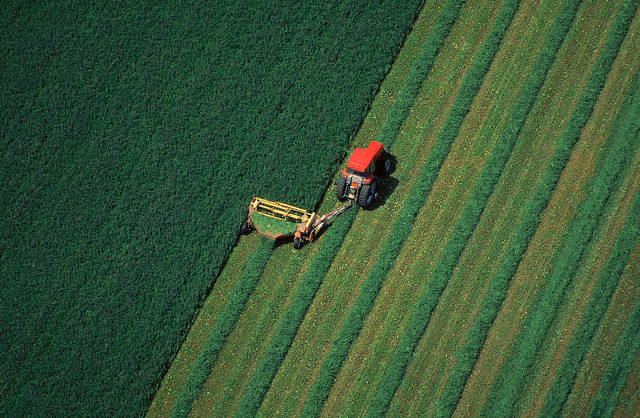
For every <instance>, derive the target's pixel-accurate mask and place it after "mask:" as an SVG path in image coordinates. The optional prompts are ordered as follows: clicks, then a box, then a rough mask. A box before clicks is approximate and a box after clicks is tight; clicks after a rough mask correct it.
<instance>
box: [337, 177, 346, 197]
mask: <svg viewBox="0 0 640 418" xmlns="http://www.w3.org/2000/svg"><path fill="white" fill-rule="evenodd" d="M345 187H347V179H346V178H344V177H342V176H340V178H338V180H336V198H337V199H338V200H339V201H341V202H342V201H343V200H344V189H345Z"/></svg>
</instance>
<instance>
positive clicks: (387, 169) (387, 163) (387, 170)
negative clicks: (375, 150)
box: [383, 159, 391, 174]
mask: <svg viewBox="0 0 640 418" xmlns="http://www.w3.org/2000/svg"><path fill="white" fill-rule="evenodd" d="M383 164H384V165H383V168H384V173H385V174H389V173H390V172H391V160H389V159H386V160H384V162H383Z"/></svg>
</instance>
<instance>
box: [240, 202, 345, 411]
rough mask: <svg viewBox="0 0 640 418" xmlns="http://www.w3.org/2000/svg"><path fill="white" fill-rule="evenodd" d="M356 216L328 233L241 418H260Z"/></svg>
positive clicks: (253, 380)
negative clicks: (299, 329) (279, 373)
mask: <svg viewBox="0 0 640 418" xmlns="http://www.w3.org/2000/svg"><path fill="white" fill-rule="evenodd" d="M356 213H357V211H356V209H351V210H350V211H349V212H348V213H347V214H344V215H342V217H341V218H339V219H338V220H336V221H335V223H334V224H333V225H332V226H331V228H330V229H329V230H328V231H327V232H326V234H325V237H324V239H323V241H322V244H321V245H322V246H321V248H320V251H319V252H318V254H317V255H316V257H314V259H313V261H312V262H311V264H310V265H309V269H308V270H307V273H306V274H305V276H304V278H303V279H302V283H300V286H299V287H298V290H297V293H296V296H295V299H294V300H293V302H292V304H291V306H290V307H289V309H288V310H287V312H286V313H285V315H284V318H283V320H282V322H281V323H280V325H279V327H278V330H277V331H276V334H275V336H274V337H273V339H272V340H271V343H270V344H269V347H268V348H267V351H266V353H265V355H264V358H263V359H262V361H261V362H260V365H259V366H258V369H257V370H256V372H255V373H254V374H253V376H252V377H251V381H250V382H249V387H248V388H247V391H246V392H245V394H244V396H243V397H242V399H241V401H240V406H239V408H238V411H237V412H236V416H237V417H247V416H254V415H255V414H256V412H257V410H258V408H259V407H260V404H261V403H262V400H263V399H264V395H265V394H266V393H267V390H268V389H269V387H270V386H271V382H272V381H273V378H274V377H275V375H276V373H277V371H278V369H279V368H280V365H281V364H282V361H283V360H284V358H285V356H286V355H287V352H288V351H289V347H290V346H291V344H292V343H293V339H294V338H295V336H296V334H297V332H298V328H299V327H300V324H301V323H302V320H303V319H304V315H305V314H306V312H307V310H308V309H309V306H310V305H311V302H313V298H314V296H315V294H316V292H317V291H318V288H319V287H320V285H321V284H322V280H323V278H324V276H325V275H326V273H327V271H328V270H329V267H330V266H331V264H332V263H333V261H334V259H335V257H336V255H337V253H338V250H339V249H340V247H341V246H342V243H343V241H344V237H345V236H346V235H347V232H349V229H350V228H351V225H352V224H353V221H354V220H355V215H356Z"/></svg>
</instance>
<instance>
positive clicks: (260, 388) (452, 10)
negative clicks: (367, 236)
mask: <svg viewBox="0 0 640 418" xmlns="http://www.w3.org/2000/svg"><path fill="white" fill-rule="evenodd" d="M463 3H464V1H450V2H449V3H447V4H446V5H445V6H444V8H443V10H442V13H441V14H440V15H439V17H438V20H437V21H436V23H435V25H434V27H433V28H432V30H431V32H430V34H429V36H428V37H427V39H426V41H425V42H424V44H423V49H422V51H421V53H420V55H419V56H418V57H417V58H416V59H415V61H414V63H413V66H412V67H411V70H410V72H409V75H408V77H407V78H406V80H405V81H404V83H403V85H402V88H401V89H400V91H399V93H398V97H397V99H396V100H395V101H394V102H393V104H392V106H391V109H390V110H389V113H388V114H387V115H386V118H385V121H384V123H383V126H382V128H381V129H380V132H379V133H378V137H377V141H379V142H382V143H384V144H385V145H386V146H387V147H390V146H391V145H392V144H393V142H394V141H395V138H396V137H397V135H398V131H399V130H400V127H401V126H402V124H403V122H404V120H405V119H406V118H407V116H408V114H409V109H410V108H411V106H412V105H413V103H414V102H415V99H416V97H417V95H418V92H419V90H420V86H421V85H422V82H423V80H424V79H425V78H426V76H427V74H428V73H429V72H430V70H431V68H432V66H433V62H434V60H435V57H436V55H437V54H438V51H439V50H440V48H441V47H442V44H443V43H444V40H445V39H446V37H447V35H448V33H449V32H450V30H451V26H452V25H453V22H454V21H455V19H456V18H457V16H458V13H459V9H460V7H461V6H462V4H463ZM355 213H356V212H355V211H353V216H350V217H348V219H347V220H346V223H344V224H343V227H342V228H335V229H334V228H333V227H332V229H331V236H332V237H333V239H331V240H330V242H329V243H327V244H326V246H325V244H323V247H322V249H321V250H320V252H319V254H318V255H317V256H316V258H315V259H314V261H313V262H312V264H311V266H310V270H309V272H308V273H307V274H306V275H305V278H304V279H303V283H302V284H301V286H300V288H299V289H298V293H297V294H296V297H295V300H294V302H293V303H292V305H291V307H290V308H289V310H288V311H287V312H286V314H285V317H284V318H283V321H282V323H281V324H280V326H279V327H278V330H277V332H276V334H275V336H274V337H273V340H272V342H271V344H270V346H269V348H268V349H267V352H266V354H265V357H264V358H263V360H262V361H261V363H260V365H259V366H258V369H257V370H256V372H255V373H254V375H253V376H252V378H251V381H250V383H249V387H248V388H247V391H246V392H245V395H244V396H243V398H242V400H241V402H240V406H239V409H238V411H237V414H238V416H245V415H247V414H250V415H253V414H255V413H256V411H257V410H258V408H259V406H260V404H261V402H262V400H263V399H264V396H265V394H266V392H267V391H268V389H269V387H270V385H271V382H272V381H273V378H274V377H275V375H276V373H277V371H278V369H279V367H280V365H281V364H282V361H283V360H284V358H285V356H286V354H287V352H288V349H289V347H290V346H291V344H292V342H293V339H294V338H295V336H296V333H297V330H298V328H299V327H300V324H301V323H302V320H303V318H304V315H305V313H306V311H307V310H308V308H309V306H310V305H311V303H312V302H313V297H314V295H315V293H316V291H317V290H318V288H319V287H320V285H321V283H322V281H323V280H322V279H323V277H324V275H325V274H326V273H327V271H328V268H329V267H330V265H331V263H332V262H333V260H334V259H335V256H336V254H337V250H338V249H339V248H340V245H341V244H342V241H343V240H344V236H345V235H346V234H347V233H348V232H349V229H350V227H351V225H352V224H353V221H354V220H355ZM343 216H346V215H343ZM338 240H339V243H337V242H338ZM336 243H337V244H336Z"/></svg>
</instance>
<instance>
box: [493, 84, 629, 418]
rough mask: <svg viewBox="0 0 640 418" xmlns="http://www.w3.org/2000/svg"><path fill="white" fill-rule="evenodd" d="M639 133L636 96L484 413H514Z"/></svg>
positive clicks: (545, 279) (557, 256) (545, 281)
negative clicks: (539, 352)
mask: <svg viewBox="0 0 640 418" xmlns="http://www.w3.org/2000/svg"><path fill="white" fill-rule="evenodd" d="M639 129H640V97H639V95H638V94H637V92H636V94H635V97H634V99H633V103H632V105H631V107H630V109H629V112H628V114H627V115H626V117H625V120H624V122H623V124H622V126H621V127H620V129H619V130H618V131H617V132H616V133H614V135H615V137H614V140H613V143H612V144H611V150H610V151H609V152H608V153H607V154H606V155H604V154H603V155H601V158H603V159H605V160H604V164H603V165H602V169H601V171H600V172H599V173H598V174H597V176H596V178H595V179H594V181H593V182H592V183H591V184H590V185H589V189H590V190H589V194H588V196H587V198H586V199H585V200H584V201H583V202H582V204H581V206H580V208H579V212H578V213H577V215H576V216H575V218H574V219H573V221H572V222H571V226H570V228H569V232H568V235H567V236H566V237H565V238H564V239H563V242H562V244H561V247H560V249H559V252H558V254H557V255H556V257H555V258H554V261H553V265H552V269H551V271H550V272H549V273H548V274H547V275H546V276H545V278H544V283H543V288H542V289H541V291H540V292H539V294H538V296H537V298H536V302H535V303H534V306H533V308H532V310H531V312H530V314H529V316H528V317H527V319H526V320H525V326H524V328H523V331H521V333H520V334H519V335H518V337H517V338H516V341H515V343H514V346H513V348H512V350H511V354H510V356H509V360H508V362H507V364H506V366H505V367H504V368H503V370H502V372H501V374H500V376H499V377H498V380H497V381H496V383H495V385H494V387H493V389H492V391H491V394H490V398H489V402H488V404H487V408H486V409H485V412H491V413H495V414H498V415H504V414H510V413H514V408H515V407H516V404H517V401H518V399H519V397H520V395H521V393H522V391H523V390H524V387H525V385H526V383H527V379H528V377H530V373H531V370H532V369H531V367H532V365H533V363H534V361H535V357H536V355H537V353H538V351H539V349H540V346H541V345H542V343H543V341H544V340H545V336H546V335H547V332H548V330H549V327H550V326H551V324H552V322H553V320H554V319H555V316H556V315H555V314H556V312H557V310H558V309H559V306H560V304H561V302H562V298H563V296H564V293H565V290H566V288H567V286H568V284H569V282H570V281H571V279H572V278H573V276H574V275H575V273H576V270H577V269H578V266H579V265H580V261H581V260H582V258H583V255H584V253H585V250H586V248H587V246H588V244H589V242H590V240H591V238H592V236H593V234H594V231H595V229H596V228H597V227H598V224H599V222H600V219H601V215H602V209H603V208H604V206H605V205H606V203H607V201H608V199H609V197H610V195H611V192H612V190H613V189H614V188H615V187H616V186H617V184H618V183H619V180H620V176H621V174H622V173H623V172H624V170H625V168H626V166H627V165H628V163H629V160H630V155H632V154H633V150H635V147H636V146H637V132H638V130H639Z"/></svg>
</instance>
